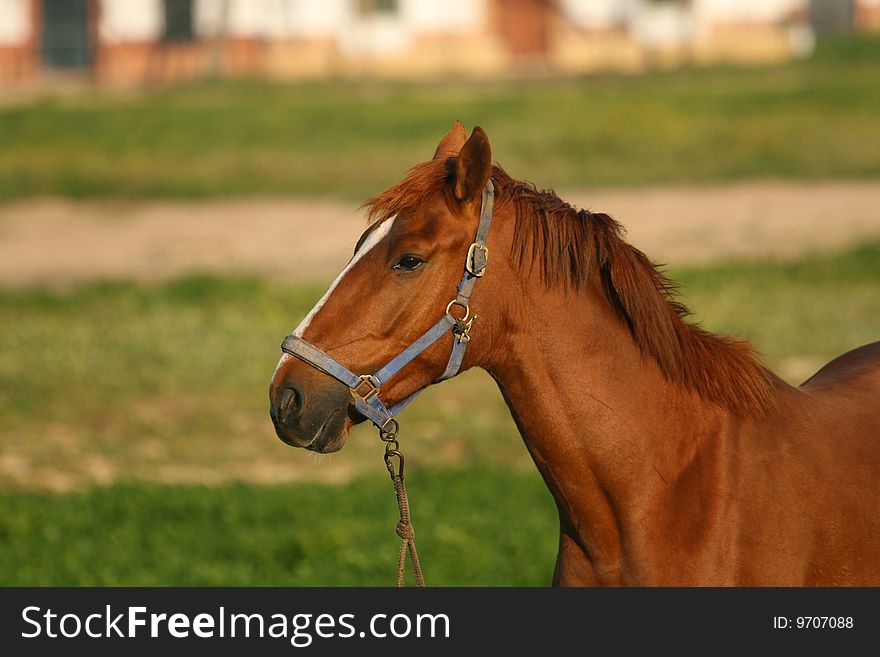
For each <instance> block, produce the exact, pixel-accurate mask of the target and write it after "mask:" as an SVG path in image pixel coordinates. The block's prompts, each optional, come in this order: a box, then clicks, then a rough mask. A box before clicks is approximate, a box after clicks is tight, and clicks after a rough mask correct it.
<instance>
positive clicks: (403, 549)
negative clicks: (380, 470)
mask: <svg viewBox="0 0 880 657" xmlns="http://www.w3.org/2000/svg"><path fill="white" fill-rule="evenodd" d="M391 481H392V482H393V483H394V493H395V495H396V496H397V507H398V508H399V509H400V522H398V523H397V530H396V531H397V535H398V536H400V539H401V540H400V552H399V553H398V555H397V586H403V580H404V573H405V570H406V554H407V552H409V559H410V561H411V562H412V568H413V575H414V576H415V578H416V586H418V587H420V588H424V586H425V577H424V575H423V574H422V564H421V563H420V562H419V553H418V552H417V551H416V540H415V537H416V531H415V529H414V528H413V526H412V521H411V519H410V515H409V498H407V495H406V484H405V483H404V481H403V475H402V474H396V475H392V477H391Z"/></svg>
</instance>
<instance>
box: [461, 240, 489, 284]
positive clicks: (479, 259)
mask: <svg viewBox="0 0 880 657" xmlns="http://www.w3.org/2000/svg"><path fill="white" fill-rule="evenodd" d="M478 251H479V252H480V254H479V255H477V252H478ZM488 262H489V247H487V246H486V245H485V244H480V243H479V242H474V243H473V244H471V246H470V248H469V249H468V252H467V258H465V260H464V268H465V269H467V271H468V273H469V274H470V275H471V276H476V277H477V278H481V277H482V276H483V274H485V273H486V264H487V263H488Z"/></svg>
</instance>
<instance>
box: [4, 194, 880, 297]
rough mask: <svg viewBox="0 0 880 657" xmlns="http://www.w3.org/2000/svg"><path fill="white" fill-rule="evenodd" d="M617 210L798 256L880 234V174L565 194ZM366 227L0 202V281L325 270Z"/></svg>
mask: <svg viewBox="0 0 880 657" xmlns="http://www.w3.org/2000/svg"><path fill="white" fill-rule="evenodd" d="M561 195H562V196H563V197H564V198H566V199H567V200H569V201H570V202H572V203H573V204H575V205H577V206H579V207H586V208H589V209H591V210H595V211H604V212H608V213H610V214H612V215H613V216H614V217H615V218H617V219H618V220H619V221H621V222H622V223H623V224H624V225H625V226H626V227H627V230H628V232H629V237H630V239H631V240H632V242H633V243H634V244H636V245H637V246H638V247H640V248H641V249H642V250H644V251H645V252H646V253H648V254H649V255H650V256H651V257H652V258H653V259H655V260H659V261H662V262H665V263H668V264H669V265H672V266H674V267H678V266H681V265H689V264H705V263H710V262H714V261H718V260H720V259H743V258H754V257H766V256H773V257H793V256H797V255H798V254H800V253H803V252H804V251H809V250H824V249H834V248H838V247H842V246H846V245H847V244H850V243H854V242H857V241H859V240H863V239H869V238H874V239H876V238H880V182H823V183H782V182H749V183H741V184H734V185H724V186H704V187H694V188H687V187H677V188H657V189H639V190H614V191H592V192H584V191H582V192H571V193H562V194H561ZM362 230H363V216H362V213H360V212H358V211H357V208H356V207H355V204H347V203H338V202H322V201H302V200H232V201H230V200H224V201H205V202H174V203H172V202H164V201H163V202H137V203H135V202H109V201H68V200H31V201H24V202H16V203H8V204H4V205H0V285H3V286H6V287H20V286H34V285H51V286H68V285H73V284H76V283H81V282H85V281H90V280H99V279H107V278H116V279H134V280H142V281H152V280H162V279H168V278H174V277H176V276H180V275H182V274H187V273H194V272H200V273H217V274H227V273H236V274H259V275H269V276H273V277H278V278H283V279H286V280H317V281H320V280H327V279H329V278H332V277H333V276H334V275H335V273H336V272H338V271H339V270H340V269H341V268H342V267H343V266H344V264H345V262H346V261H347V260H348V258H349V257H350V255H351V252H352V249H353V247H354V245H355V243H356V242H357V238H358V236H359V235H360V233H361V231H362Z"/></svg>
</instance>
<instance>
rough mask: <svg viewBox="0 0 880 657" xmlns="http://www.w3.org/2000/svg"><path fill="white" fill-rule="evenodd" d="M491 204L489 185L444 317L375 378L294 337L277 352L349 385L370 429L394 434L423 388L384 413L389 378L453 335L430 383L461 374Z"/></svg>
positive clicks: (483, 260)
mask: <svg viewBox="0 0 880 657" xmlns="http://www.w3.org/2000/svg"><path fill="white" fill-rule="evenodd" d="M494 204H495V188H494V187H493V185H492V181H491V180H489V181H488V182H487V183H486V187H485V188H484V189H483V198H482V205H481V207H480V223H479V226H478V227H477V235H476V237H475V238H474V242H473V244H471V245H470V248H468V252H467V257H466V258H465V262H464V274H463V275H462V277H461V282H460V283H459V284H458V293H457V294H456V296H455V298H454V299H453V300H452V301H450V302H449V304H447V306H446V312H445V313H444V315H443V316H442V317H441V318H440V319H439V320H438V321H437V323H436V324H434V326H432V327H431V328H429V329H428V330H427V331H426V332H425V333H424V334H423V335H422V337H420V338H419V339H418V340H416V341H415V342H413V343H412V344H411V345H409V346H408V347H407V348H406V349H404V350H403V351H401V352H400V353H399V354H397V356H395V357H394V358H392V359H391V361H389V362H388V363H387V364H386V365H384V366H383V367H380V368H379V369H378V370H376V371H375V372H373V374H362V375H360V376H358V375H356V374H354V373H353V372H351V371H350V370H349V369H347V368H346V367H345V366H343V365H341V364H340V363H339V362H337V361H335V360H334V359H333V358H331V357H330V356H328V355H327V354H325V353H324V352H323V351H321V350H320V349H318V348H317V347H315V346H314V345H312V344H309V343H308V342H306V341H305V340H303V339H302V338H299V337H297V336H295V335H293V334H291V335H288V336H287V337H286V338H284V341H283V342H282V343H281V350H282V351H283V352H284V353H287V354H290V355H291V356H296V357H297V358H299V359H300V360H303V361H305V362H306V363H308V364H309V365H311V366H312V367H314V368H316V369H318V370H320V371H322V372H324V373H325V374H329V375H330V376H332V377H333V378H334V379H337V380H338V381H341V382H342V383H343V384H345V385H346V386H348V389H349V390H350V391H351V394H352V397H354V403H355V408H357V410H358V411H359V412H360V413H362V414H363V415H365V416H366V417H368V418H369V419H370V420H371V421H372V422H373V424H375V425H376V426H377V427H379V430H380V431H384V432H391V431H395V433H396V427H397V420H395V419H394V416H395V415H397V414H398V413H400V411H402V410H403V409H404V408H405V407H406V406H407V405H408V404H409V403H410V402H411V401H413V400H414V399H415V398H416V397H418V396H419V394H420V393H421V392H422V390H424V388H422V389H419V390H416V391H415V392H414V393H413V394H411V395H410V396H409V397H407V398H406V399H404V400H402V401H401V402H399V403H398V404H396V405H395V406H392V407H391V408H388V407H387V406H386V405H385V404H384V403H383V402H382V400H381V399H380V397H379V392H380V390H381V387H382V385H384V384H385V383H387V382H388V380H389V379H390V378H391V377H393V376H394V375H395V374H397V373H398V372H399V371H400V370H402V369H403V368H404V367H406V365H408V364H409V363H410V362H411V361H412V360H413V359H414V358H416V357H417V356H418V355H419V354H421V353H422V352H423V351H425V350H426V349H427V348H428V347H430V346H431V345H432V344H434V343H435V342H437V340H439V339H440V338H441V337H443V336H444V335H446V333H448V332H449V331H452V332H453V334H454V336H455V337H454V339H453V342H452V353H451V354H450V355H449V363H448V364H447V365H446V371H444V372H443V374H442V375H441V376H440V378H439V379H437V381H435V382H434V383H439V382H440V381H445V380H446V379H449V378H451V377H453V376H455V375H456V374H458V371H459V370H460V369H461V363H462V360H463V359H464V352H465V349H467V345H468V342H469V341H470V335H469V333H470V330H471V326H472V325H473V323H474V320H475V319H476V318H477V316H476V315H473V316H471V311H470V306H469V305H468V302H469V300H470V297H471V293H472V292H473V290H474V284H475V283H476V282H477V279H478V278H480V277H482V276H483V274H485V273H486V265H487V263H488V259H489V249H488V248H487V247H486V239H487V237H488V235H489V224H490V223H491V222H492V210H493V207H494ZM455 306H458V307H459V308H461V309H462V310H463V311H464V314H463V315H462V316H461V317H455V316H454V315H453V314H452V309H453V307H455Z"/></svg>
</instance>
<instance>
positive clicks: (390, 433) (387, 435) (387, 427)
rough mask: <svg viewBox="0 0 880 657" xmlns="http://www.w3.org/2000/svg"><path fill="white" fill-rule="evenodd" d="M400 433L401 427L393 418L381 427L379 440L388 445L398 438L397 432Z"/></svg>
mask: <svg viewBox="0 0 880 657" xmlns="http://www.w3.org/2000/svg"><path fill="white" fill-rule="evenodd" d="M398 431H400V425H399V424H398V423H397V420H395V419H394V418H393V417H389V418H388V419H387V420H385V422H384V424H382V426H381V427H379V438H380V439H381V440H383V441H385V442H386V443H388V442H391V441H392V440H395V439H396V438H397V432H398Z"/></svg>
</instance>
